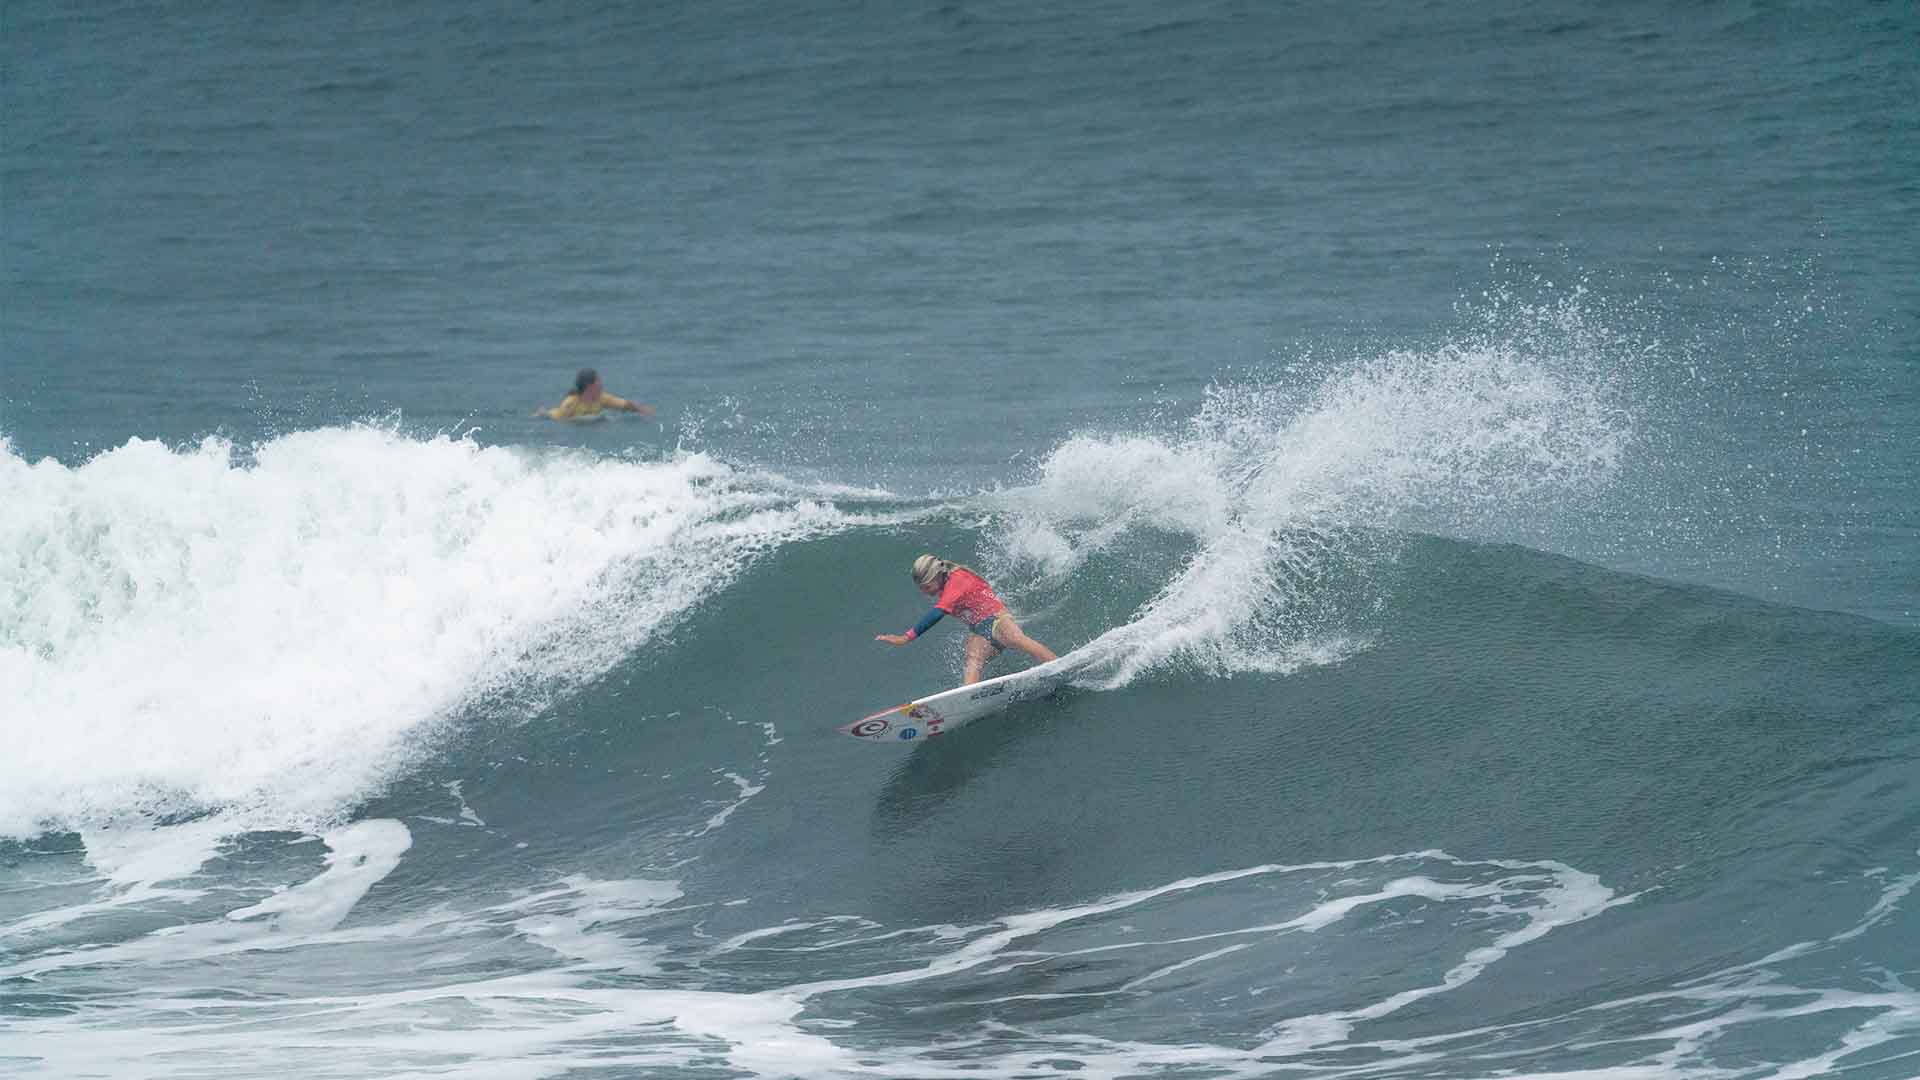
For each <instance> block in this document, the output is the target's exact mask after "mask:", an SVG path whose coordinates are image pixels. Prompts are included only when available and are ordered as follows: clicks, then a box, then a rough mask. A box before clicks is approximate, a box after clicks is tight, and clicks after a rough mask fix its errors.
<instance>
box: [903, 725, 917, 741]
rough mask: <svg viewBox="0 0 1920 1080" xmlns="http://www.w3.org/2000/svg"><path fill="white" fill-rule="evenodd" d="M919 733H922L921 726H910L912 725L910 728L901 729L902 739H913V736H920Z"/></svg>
mask: <svg viewBox="0 0 1920 1080" xmlns="http://www.w3.org/2000/svg"><path fill="white" fill-rule="evenodd" d="M919 734H920V729H919V728H910V727H909V728H901V729H900V737H901V738H902V739H911V738H914V737H916V736H918V735H919Z"/></svg>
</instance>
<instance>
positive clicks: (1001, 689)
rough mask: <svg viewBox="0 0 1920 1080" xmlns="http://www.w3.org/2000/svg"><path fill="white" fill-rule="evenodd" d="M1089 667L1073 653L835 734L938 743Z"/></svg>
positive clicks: (860, 722) (916, 703) (897, 709)
mask: <svg viewBox="0 0 1920 1080" xmlns="http://www.w3.org/2000/svg"><path fill="white" fill-rule="evenodd" d="M1085 666H1086V661H1085V659H1084V658H1080V657H1076V656H1075V655H1074V654H1072V653H1069V654H1067V655H1066V656H1062V657H1060V658H1059V659H1057V660H1049V661H1047V662H1046V663H1044V664H1038V665H1035V666H1034V667H1030V668H1027V669H1026V670H1024V671H1016V672H1013V673H1012V674H1009V675H1001V676H999V677H997V678H992V679H982V680H980V681H979V682H977V683H973V684H971V685H967V686H956V687H954V688H953V689H951V690H942V691H941V692H940V693H938V694H929V695H928V696H926V697H923V698H916V699H914V700H913V701H909V702H907V703H906V704H905V705H896V706H894V707H893V708H891V709H886V710H884V711H882V712H877V713H874V714H873V715H872V716H868V717H864V718H862V719H859V720H855V721H854V722H853V723H851V724H842V725H840V726H839V727H838V728H836V729H834V730H836V731H839V732H840V733H841V734H843V735H851V736H853V737H854V738H856V739H859V740H861V741H862V742H870V743H902V742H919V741H921V740H923V739H934V738H939V737H940V736H941V735H944V734H946V733H947V732H949V731H952V730H953V729H954V728H957V727H959V726H961V725H962V724H967V723H971V722H973V721H975V720H978V719H980V718H981V717H983V716H991V715H993V714H994V713H997V712H1000V711H1002V710H1004V709H1006V708H1007V707H1008V706H1009V705H1012V704H1014V703H1015V702H1019V701H1032V700H1033V699H1034V698H1039V697H1045V696H1047V695H1048V694H1051V693H1053V692H1054V691H1055V690H1058V689H1060V688H1061V687H1062V686H1065V685H1066V684H1067V683H1068V681H1069V680H1071V679H1072V678H1073V676H1074V675H1075V674H1077V673H1078V672H1079V671H1080V669H1081V668H1083V667H1085Z"/></svg>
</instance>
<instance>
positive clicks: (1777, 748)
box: [0, 337, 1920, 1077]
mask: <svg viewBox="0 0 1920 1080" xmlns="http://www.w3.org/2000/svg"><path fill="white" fill-rule="evenodd" d="M1503 340H1504V339H1501V338H1498V337H1495V338H1490V339H1488V340H1486V341H1463V342H1461V343H1458V344H1456V345H1454V346H1450V347H1448V348H1444V349H1440V350H1435V351H1431V352H1426V353H1415V352H1406V353H1399V352H1396V353H1386V354H1382V355H1380V356H1378V357H1377V358H1374V359H1373V360H1370V361H1368V362H1365V363H1360V364H1349V365H1344V366H1335V367H1334V368H1333V369H1332V370H1330V371H1329V372H1328V373H1326V374H1325V376H1324V377H1322V378H1320V380H1319V381H1318V382H1317V383H1315V382H1312V381H1310V380H1309V381H1308V382H1306V383H1305V384H1302V383H1301V382H1300V381H1299V380H1298V379H1295V380H1292V381H1290V382H1284V383H1283V382H1260V381H1250V382H1245V383H1240V384H1223V385H1221V386H1219V387H1217V388H1216V389H1215V391H1214V392H1213V393H1212V394H1211V395H1210V396H1209V398H1208V400H1207V403H1206V405H1205V407H1204V408H1202V409H1200V410H1198V412H1197V413H1196V414H1195V415H1194V416H1193V418H1192V419H1191V420H1190V421H1188V422H1185V423H1183V424H1180V425H1175V426H1173V427H1171V428H1169V429H1167V430H1164V431H1157V432H1154V431H1146V432H1135V433H1130V434H1105V433H1099V432H1083V433H1080V434H1077V435H1073V436H1070V437H1068V438H1065V439H1063V440H1061V441H1060V442H1059V443H1058V444H1057V445H1056V446H1055V447H1054V448H1053V449H1052V451H1051V452H1050V453H1048V454H1047V455H1045V456H1044V458H1042V459H1041V460H1040V461H1039V462H1037V463H1036V465H1035V467H1034V469H1033V472H1032V480H1031V481H1030V482H1028V483H1025V484H1021V485H1018V486H1010V487H999V488H992V489H988V490H985V491H981V492H976V493H971V494H957V495H949V496H937V497H915V498H905V497H900V496H897V495H892V494H889V493H886V492H882V491H871V490H862V489H855V488H850V487H846V486H842V485H834V484H830V483H819V482H809V483H797V482H794V481H792V480H789V479H786V478H783V477H781V476H779V475H776V474H773V473H770V472H766V471H764V470H752V469H743V468H739V467H736V466H730V465H728V464H726V463H724V462H722V461H720V460H718V459H717V458H714V457H711V456H707V455H702V454H694V453H681V454H677V455H672V456H668V457H665V458H656V457H646V456H635V457H622V456H605V455H594V454H589V453H585V452H581V451H554V450H545V451H535V450H527V449H512V448H500V447H486V446H482V445H479V444H478V443H476V442H474V441H472V440H466V439H454V438H447V437H417V436H410V435H406V434H403V433H400V432H398V431H395V430H391V429H387V428H380V427H350V428H327V429H320V430H315V431H308V432H302V433H298V434H294V435H288V436H283V437H279V438H275V439H272V440H269V441H267V442H264V443H261V444H258V445H256V446H253V447H248V448H236V447H235V446H232V445H230V444H227V443H225V442H221V441H218V440H210V441H206V442H203V443H200V444H197V445H189V446H184V447H179V448H169V447H166V446H163V445H160V444H156V443H151V442H144V441H134V442H130V443H128V444H127V445H125V446H123V447H120V448H118V449H116V450H113V451H110V452H108V453H104V454H101V455H99V456H97V457H95V458H94V459H92V460H90V461H88V462H86V463H84V464H82V465H79V466H66V465H62V464H59V463H57V462H53V461H50V460H46V461H41V462H38V463H33V464H29V463H27V462H26V461H24V460H22V459H20V458H19V457H17V456H11V455H10V456H9V457H7V458H6V459H5V460H4V473H3V474H0V477H3V479H4V484H5V487H6V492H7V495H8V496H9V503H10V505H12V504H15V503H17V504H18V505H23V506H30V507H32V512H31V513H29V514H25V515H21V516H18V517H11V516H10V517H9V518H8V519H7V522H6V525H5V532H4V533H0V545H3V546H0V550H4V551H5V552H6V553H7V560H8V561H7V565H9V566H12V567H14V568H15V569H13V570H12V571H10V574H11V575H12V576H11V577H10V578H9V580H8V582H7V585H8V588H7V589H6V590H5V592H4V596H5V597H6V598H7V600H6V603H7V606H6V607H5V608H4V609H0V611H3V612H4V615H3V619H4V621H0V627H3V628H4V630H5V637H4V639H0V640H3V642H4V647H5V652H4V654H0V656H3V657H4V659H0V663H4V665H5V667H4V669H0V673H3V674H4V678H5V681H6V682H7V683H8V684H9V686H10V687H12V688H14V693H13V694H12V695H10V696H11V697H12V698H14V699H17V700H19V701H22V702H25V703H26V706H27V712H25V713H24V714H16V715H30V716H32V717H34V718H35V721H34V723H33V725H32V727H31V729H30V731H29V733H30V735H31V738H28V739H26V740H24V741H23V742H22V743H21V745H22V746H23V747H24V751H23V752H22V753H20V754H16V755H12V756H9V757H8V758H7V759H6V761H5V763H4V765H3V766H0V767H3V768H4V769H5V770H7V772H6V775H5V777H4V779H5V783H4V784H0V793H3V794H0V800H3V801H0V823H4V825H5V827H6V830H7V834H8V836H9V837H11V839H9V840H7V841H4V842H3V846H0V855H4V857H5V869H4V870H0V875H4V876H3V877H0V880H4V882H5V890H4V892H0V896H4V897H5V900H4V904H3V905H0V987H5V988H6V995H7V998H6V1000H7V1009H6V1011H5V1013H4V1016H0V1034H4V1046H5V1051H4V1053H5V1054H6V1055H7V1057H6V1060H7V1061H8V1063H9V1066H10V1067H17V1068H18V1069H20V1070H22V1071H23V1072H25V1073H26V1074H27V1075H36V1074H38V1075H85V1074H98V1073H114V1072H124V1071H128V1070H136V1069H137V1070H140V1071H144V1072H146V1073H148V1074H150V1075H157V1076H181V1077H187V1076H199V1075H206V1074H207V1073H208V1072H210V1071H212V1070H214V1069H215V1068H216V1063H217V1067H218V1068H222V1069H232V1068H240V1069H242V1071H248V1072H269V1071H271V1072H281V1073H287V1074H290V1075H312V1076H348V1075H354V1076H361V1075H408V1074H430V1073H432V1072H434V1071H436V1070H441V1071H444V1070H448V1069H451V1070H453V1071H456V1072H460V1073H462V1074H467V1075H481V1076H489V1075H494V1076H530V1075H531V1076H566V1075H570V1074H591V1073H594V1072H606V1073H609V1074H613V1075H621V1074H636V1075H667V1076H672V1075H686V1076H700V1075H729V1076H764V1077H786V1076H802V1077H840V1076H854V1075H881V1076H897V1077H921V1076H940V1075H954V1076H959V1075H989V1076H1051V1075H1059V1076H1069V1075H1073V1076H1083V1075H1110V1076H1134V1075H1149V1074H1165V1075H1174V1076H1195V1077H1198V1076H1244V1077H1265V1076H1272V1075H1278V1074H1284V1073H1285V1072H1288V1071H1292V1070H1298V1069H1313V1070H1315V1071H1319V1072H1325V1073H1331V1074H1334V1075H1356V1076H1357V1075H1367V1076H1375V1075H1391V1076H1408V1077H1418V1076H1453V1075H1473V1074H1483V1073H1486V1072H1490V1071H1516V1070H1517V1071H1518V1072H1520V1073H1523V1074H1527V1075H1588V1076H1591V1075H1600V1076H1613V1075H1617V1076H1640V1075H1663V1076H1665V1075H1674V1076H1699V1077H1709V1076H1724V1075H1728V1074H1729V1073H1730V1072H1736V1073H1737V1072H1738V1071H1739V1070H1742V1069H1749V1068H1751V1067H1752V1065H1751V1063H1752V1062H1754V1061H1761V1062H1765V1063H1767V1064H1766V1066H1765V1068H1766V1069H1767V1070H1769V1071H1770V1073H1773V1074H1779V1075H1814V1074H1818V1073H1820V1072H1823V1071H1829V1070H1833V1069H1839V1068H1849V1069H1857V1070H1865V1074H1866V1075H1897V1074H1898V1072H1899V1068H1900V1065H1899V1063H1900V1062H1902V1061H1904V1060H1906V1057H1907V1056H1909V1055H1910V1054H1911V1053H1912V1052H1913V1051H1914V1049H1915V1047H1916V1046H1920V998H1916V996H1915V995H1914V992H1913V991H1912V990H1910V989H1909V988H1907V987H1906V985H1905V983H1904V982H1903V981H1902V979H1901V977H1900V976H1899V975H1898V973H1897V972H1889V971H1888V969H1887V968H1886V960H1887V958H1888V957H1890V956H1897V955H1899V954H1900V953H1901V950H1902V949H1903V947H1904V946H1903V944H1902V943H1903V942H1905V941H1908V940H1911V938H1912V935H1913V934H1914V933H1915V931H1916V929H1920V928H1917V927H1916V926H1915V923H1914V919H1915V916H1914V915H1913V913H1912V912H1911V910H1910V904H1909V900H1908V898H1909V895H1910V893H1911V892H1912V889H1913V887H1914V885H1915V884H1916V883H1920V852H1916V851H1915V846H1914V843H1913V840H1912V837H1913V835H1914V833H1915V828H1916V826H1920V812H1916V811H1915V810H1914V807H1915V806H1920V798H1916V796H1920V792H1917V791H1916V790H1915V776H1916V774H1915V772H1914V770H1913V768H1912V763H1913V761H1914V760H1915V759H1916V756H1920V742H1916V737H1915V735H1914V732H1915V731H1916V730H1920V729H1916V728H1915V725H1914V720H1915V719H1916V716H1915V713H1914V702H1915V701H1920V637H1916V636H1915V634H1914V633H1913V632H1912V631H1910V630H1906V629H1903V628H1897V627H1892V626H1888V625H1885V624H1881V623H1875V622H1872V621H1869V620H1865V619H1861V618H1857V617H1853V616H1846V615H1838V614H1826V613H1819V612H1812V611H1806V610H1803V609H1797V608H1790V607H1784V606H1778V605H1771V604H1768V603H1765V602H1762V601H1759V600H1754V599H1749V598H1745V597H1741V596H1738V595H1735V594H1730V593H1725V592H1720V591H1715V590H1711V589H1707V588H1702V587H1698V586H1688V585H1682V584H1677V583H1672V582H1665V581H1661V580H1657V579H1653V578H1647V577H1640V576H1635V575H1629V574H1623V573H1620V572H1617V571H1613V570H1608V569H1605V568H1602V567H1599V566H1596V565H1594V564H1592V563H1589V562H1584V561H1580V560H1576V559H1572V558H1568V557H1566V556H1562V555H1553V554H1547V553H1544V552H1542V551H1539V550H1537V549H1534V548H1530V547H1526V546H1522V545H1518V544H1513V543H1509V542H1505V541H1504V540H1501V539H1498V538H1500V537H1503V536H1513V535H1516V533H1515V532H1514V530H1515V529H1516V527H1518V528H1519V529H1520V532H1519V533H1518V534H1517V535H1525V534H1526V523H1527V522H1529V521H1537V520H1541V519H1543V518H1551V517H1552V516H1553V515H1558V514H1565V513H1568V512H1570V511H1569V509H1568V508H1569V507H1573V508H1578V507H1581V506H1585V505H1590V504H1593V503H1595V502H1596V501H1602V502H1603V501H1604V500H1605V499H1606V498H1608V497H1610V492H1612V491H1613V490H1614V489H1616V488H1617V487H1618V485H1619V484H1620V483H1621V481H1622V467H1621V462H1622V460H1623V458H1624V457H1627V456H1630V454H1631V452H1632V449H1633V447H1634V446H1635V440H1636V438H1639V437H1640V433H1639V431H1638V429H1637V428H1636V426H1635V423H1634V422H1633V416H1632V410H1631V409H1629V408H1627V407H1626V406H1627V405H1629V404H1630V403H1631V402H1630V399H1629V398H1624V397H1623V396H1622V395H1621V392H1620V387H1621V381H1620V380H1609V379H1607V378H1599V377H1593V375H1592V373H1591V372H1589V371H1586V370H1584V369H1583V367H1582V364H1581V363H1580V362H1579V361H1580V360H1581V359H1582V358H1591V357H1594V356H1609V355H1612V354H1610V353H1608V352H1607V351H1606V350H1598V351H1595V350H1580V349H1575V350H1570V351H1568V352H1566V353H1564V354H1556V353H1554V352H1552V351H1550V350H1541V349H1538V348H1530V349H1518V348H1511V347H1507V346H1506V345H1503V344H1502V341H1503ZM1563 340H1565V339H1563ZM1615 370H1617V369H1615ZM1302 385H1304V386H1305V389H1300V387H1301V386H1302ZM1289 387H1293V389H1289ZM1516 522H1518V523H1520V525H1519V526H1516V524H1515V523H1516ZM1547 524H1548V525H1550V526H1552V525H1553V523H1552V522H1551V521H1549V522H1548V523H1547ZM1553 527H1557V526H1553ZM1476 533H1479V534H1485V535H1484V536H1480V537H1477V536H1476ZM927 550H931V551H938V552H941V553H943V554H947V555H949V556H951V557H956V558H960V559H963V560H965V561H969V562H971V563H973V564H974V565H976V566H979V567H980V568H981V569H982V570H983V571H985V572H986V573H987V574H988V575H989V576H990V577H991V578H992V579H993V580H994V582H995V583H996V585H997V586H998V587H999V588H1000V589H1001V591H1002V592H1003V594H1004V595H1006V596H1007V597H1008V598H1009V599H1010V601H1011V602H1012V603H1013V604H1014V606H1015V609H1016V611H1017V612H1018V613H1019V614H1020V616H1021V618H1022V621H1023V624H1024V625H1025V626H1026V627H1027V629H1028V630H1029V632H1030V633H1033V634H1034V635H1036V636H1038V637H1040V638H1041V639H1042V640H1044V641H1047V642H1049V643H1051V644H1053V645H1054V646H1055V647H1057V648H1059V649H1062V650H1063V651H1064V650H1066V649H1070V648H1075V649H1085V650H1090V651H1091V652H1092V653H1093V654H1094V655H1095V656H1096V658H1097V659H1098V660H1099V663H1097V664H1095V665H1094V666H1093V668H1092V669H1090V671H1089V674H1088V675H1087V676H1086V678H1085V679H1084V680H1083V681H1082V683H1081V684H1080V685H1078V686H1076V687H1073V688H1069V689H1068V690H1066V691H1063V692H1062V693H1060V694H1059V695H1057V696H1055V697H1053V698H1050V699H1047V700H1044V701H1040V702H1035V703H1030V704H1023V705H1021V706H1017V707H1015V708H1014V709H1013V710H1011V711H1009V712H1008V713H1007V714H1006V715H1004V716H1001V717H997V718H992V719H989V720H984V721H981V722H980V723H978V724H975V725H973V726H971V727H969V728H968V729H966V730H965V731H963V732H959V733H956V734H955V735H954V736H952V737H949V738H947V739H945V740H942V741H939V742H935V743H933V744H930V745H926V746H923V747H920V748H917V749H913V750H910V751H907V752H905V753H894V752H888V751H875V750H873V749H871V748H868V747H863V746H860V745H858V744H856V743H853V742H852V741H851V740H845V739H840V738H838V737H836V736H835V735H834V734H833V731H832V729H833V727H834V726H836V725H837V724H839V723H841V722H843V721H844V720H845V719H846V718H848V717H852V716H857V715H861V714H862V713H864V712H869V711H872V710H873V709H874V708H877V707H880V706H884V705H885V704H887V703H889V702H894V701H900V700H905V699H907V698H909V697H912V696H914V695H916V694H918V693H922V692H925V691H927V690H929V689H932V688H935V687H938V686H941V685H945V684H947V683H948V682H950V681H951V680H953V679H954V678H955V677H957V673H958V670H959V664H960V644H961V642H962V640H963V638H964V634H963V633H962V632H961V631H959V630H957V629H956V628H953V627H951V626H943V627H940V628H939V629H938V630H937V631H936V632H935V633H934V634H932V635H930V636H929V637H928V638H927V639H926V640H923V641H921V642H918V643H916V644H915V645H914V646H913V647H911V648H909V649H905V650H895V649H890V648H888V647H886V646H883V645H880V644H877V643H875V642H874V641H873V640H872V635H873V633H875V632H878V631H885V630H897V629H899V628H901V627H903V626H905V625H907V624H909V623H910V622H911V621H912V620H913V619H914V618H915V617H917V615H918V614H919V612H920V610H921V604H922V603H923V600H922V598H920V597H919V596H918V595H917V594H915V593H914V592H913V591H912V590H911V587H910V585H909V583H908V582H907V580H906V573H905V571H906V568H907V565H908V563H909V562H910V560H911V559H912V557H913V556H914V555H915V554H917V553H919V552H921V551H927ZM997 663H998V665H999V668H998V669H1000V670H1005V669H1008V668H1010V667H1011V666H1012V665H1013V664H1014V663H1015V661H1014V660H1011V659H1002V660H1000V661H998V662H997ZM43 721H44V722H43ZM292 972H298V973H299V975H298V977H297V978H295V977H294V976H293V975H291V974H290V973H292ZM288 1047H302V1048H313V1047H321V1048H324V1049H325V1052H324V1053H323V1054H318V1055H316V1054H314V1053H312V1052H311V1050H310V1049H303V1050H301V1051H300V1052H299V1053H298V1055H297V1056H295V1055H293V1054H292V1053H290V1051H289V1050H288V1049H287V1048H288ZM156 1049H160V1050H164V1053H163V1054H161V1055H159V1056H155V1051H156Z"/></svg>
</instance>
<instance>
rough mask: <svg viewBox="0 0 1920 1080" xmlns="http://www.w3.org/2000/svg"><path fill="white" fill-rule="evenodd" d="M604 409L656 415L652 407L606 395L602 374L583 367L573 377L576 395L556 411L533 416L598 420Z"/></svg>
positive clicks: (542, 411) (553, 409)
mask: <svg viewBox="0 0 1920 1080" xmlns="http://www.w3.org/2000/svg"><path fill="white" fill-rule="evenodd" d="M604 409H620V410H621V411H623V412H630V413H639V414H640V415H641V416H652V415H653V406H651V405H641V404H638V403H636V402H632V401H628V400H627V399H626V398H623V397H614V396H613V395H612V394H609V393H607V389H606V387H604V386H602V385H601V384H600V373H599V372H597V371H595V370H593V369H592V368H590V367H588V368H581V369H580V373H579V374H578V375H575V376H574V377H573V393H571V394H568V395H567V396H566V398H565V399H564V400H562V401H561V402H560V404H558V405H556V406H554V407H553V408H551V409H542V410H540V411H539V412H537V413H535V414H534V415H535V416H545V417H548V418H549V419H553V420H598V419H600V413H601V411H602V410H604Z"/></svg>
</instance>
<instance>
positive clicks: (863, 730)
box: [847, 716, 912, 739]
mask: <svg viewBox="0 0 1920 1080" xmlns="http://www.w3.org/2000/svg"><path fill="white" fill-rule="evenodd" d="M892 726H893V725H892V724H889V723H887V718H886V717H884V716H869V717H867V718H866V719H865V720H862V721H860V722H859V723H857V724H854V725H853V726H852V727H849V728H848V729H847V734H849V735H857V736H859V737H860V738H862V739H871V738H873V737H874V736H875V735H880V734H883V733H884V732H885V731H886V730H887V729H888V728H890V727H892ZM908 738H912V736H908Z"/></svg>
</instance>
